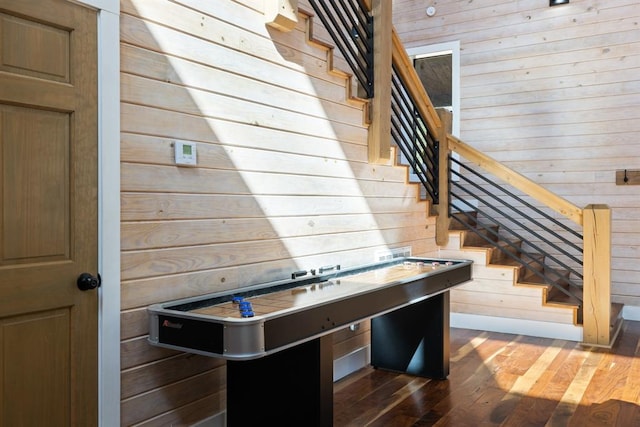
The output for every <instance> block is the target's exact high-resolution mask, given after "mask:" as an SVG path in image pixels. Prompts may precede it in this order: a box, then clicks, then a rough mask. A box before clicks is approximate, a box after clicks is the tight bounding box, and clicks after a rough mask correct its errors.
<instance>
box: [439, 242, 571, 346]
mask: <svg viewBox="0 0 640 427" xmlns="http://www.w3.org/2000/svg"><path fill="white" fill-rule="evenodd" d="M465 234H466V231H463V230H450V231H449V243H448V244H447V245H446V246H442V247H440V248H439V249H438V251H437V253H433V254H429V255H430V256H436V257H439V258H454V259H471V260H472V261H473V273H472V277H473V279H472V280H471V281H470V282H467V283H465V284H463V285H461V286H458V287H456V288H455V289H453V290H451V292H450V294H451V299H450V301H451V326H453V327H463V328H469V329H481V330H489V331H495V332H504V333H517V334H524V335H531V336H540V337H545V338H557V339H566V340H572V341H582V332H583V330H582V325H579V324H577V323H576V320H577V308H576V307H568V306H565V305H561V304H553V305H550V304H545V303H544V298H545V294H546V289H545V288H546V287H545V286H538V285H533V284H523V283H519V282H518V275H519V268H520V267H517V266H510V265H499V264H492V263H491V262H490V260H491V256H492V251H493V249H492V248H486V247H469V246H464V244H463V242H464V237H465Z"/></svg>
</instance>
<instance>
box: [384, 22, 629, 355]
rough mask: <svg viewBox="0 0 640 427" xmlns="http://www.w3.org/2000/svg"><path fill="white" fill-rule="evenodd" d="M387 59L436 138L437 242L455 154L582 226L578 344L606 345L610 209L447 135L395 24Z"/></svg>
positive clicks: (443, 237)
mask: <svg viewBox="0 0 640 427" xmlns="http://www.w3.org/2000/svg"><path fill="white" fill-rule="evenodd" d="M392 60H393V65H394V67H395V68H396V72H397V73H398V75H399V78H400V79H401V80H402V81H403V83H404V85H405V88H406V89H407V91H408V92H409V93H410V94H411V95H412V97H413V98H414V101H415V103H416V105H417V108H418V110H419V111H420V114H421V115H422V117H423V118H424V120H425V121H426V122H427V127H428V128H429V131H430V132H431V133H432V135H436V137H437V138H438V139H439V141H440V150H439V159H438V162H439V165H440V175H439V176H440V178H439V179H440V187H439V188H440V194H439V199H440V200H439V202H440V203H439V206H438V213H439V215H438V219H437V224H436V230H437V231H436V242H437V243H438V245H443V244H445V243H446V241H447V240H448V225H449V219H448V196H449V195H448V191H449V189H448V185H447V183H448V179H449V177H448V173H449V172H448V168H447V165H448V156H449V153H450V152H455V153H458V154H460V155H461V156H462V157H464V158H465V159H466V160H468V161H470V162H472V163H474V164H476V165H477V166H479V167H480V168H482V169H484V170H485V171H487V172H489V173H491V174H493V175H495V176H497V177H498V178H500V179H502V180H503V181H505V182H506V183H508V184H510V185H512V186H513V187H515V188H517V189H519V190H520V191H522V192H524V193H525V194H527V195H529V196H531V197H533V198H534V199H535V200H537V201H538V202H540V203H542V204H544V205H545V206H548V207H549V208H550V209H552V210H554V211H555V212H557V213H559V214H561V215H563V216H565V217H566V218H568V219H570V220H571V221H573V222H575V223H576V224H578V225H579V226H581V227H582V228H583V231H584V247H583V260H584V264H583V276H584V283H583V288H584V289H583V290H584V293H583V297H584V298H583V326H584V329H583V343H584V344H588V345H597V346H604V347H610V346H611V345H612V344H613V341H614V340H615V336H616V335H617V333H613V335H612V330H611V327H610V326H611V325H610V314H611V277H610V276H611V262H610V257H611V224H610V223H611V210H610V209H609V207H608V206H605V205H590V206H587V207H585V208H584V209H581V208H579V207H577V206H575V205H574V204H572V203H570V202H569V201H567V200H565V199H564V198H562V197H560V196H558V195H556V194H554V193H552V192H551V191H549V190H547V189H546V188H544V187H542V186H540V185H539V184H537V183H535V182H533V181H531V180H530V179H528V178H526V177H525V176H523V175H521V174H519V173H517V172H515V171H513V170H511V169H510V168H508V167H506V166H504V165H503V164H501V163H499V162H498V161H496V160H495V159H493V158H491V157H489V156H487V155H486V154H483V153H481V152H480V151H478V150H476V149H475V148H473V147H471V146H470V145H468V144H465V143H464V142H463V141H461V140H460V139H458V138H456V137H455V136H453V135H451V134H450V133H449V132H450V130H449V129H447V126H445V125H444V124H443V122H442V120H441V119H440V117H438V114H437V112H436V110H435V109H434V108H433V104H432V103H431V100H430V99H429V96H428V94H427V93H426V91H425V90H424V86H423V85H422V82H420V78H419V77H418V74H417V73H416V71H415V68H414V67H413V63H412V62H411V60H410V58H409V56H408V55H407V53H406V51H405V49H404V46H403V44H402V42H401V40H400V38H399V37H398V34H397V33H396V31H395V28H394V29H393V30H392Z"/></svg>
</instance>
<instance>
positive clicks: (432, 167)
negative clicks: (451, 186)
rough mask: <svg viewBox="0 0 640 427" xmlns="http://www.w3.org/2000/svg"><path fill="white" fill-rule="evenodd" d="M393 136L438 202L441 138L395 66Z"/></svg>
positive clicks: (436, 202) (415, 171)
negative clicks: (436, 134)
mask: <svg viewBox="0 0 640 427" xmlns="http://www.w3.org/2000/svg"><path fill="white" fill-rule="evenodd" d="M391 138H392V141H393V142H394V143H395V144H396V145H397V146H398V148H400V151H401V152H402V154H403V155H404V157H405V159H406V161H407V163H408V164H409V166H410V167H411V171H412V173H413V174H415V176H417V177H418V179H419V180H420V182H421V183H422V185H423V186H424V188H425V189H426V192H427V197H428V198H429V199H431V202H432V204H438V176H439V172H438V155H439V154H438V152H439V144H438V140H437V139H436V138H435V137H434V135H432V134H431V133H430V132H429V128H428V126H427V122H426V120H425V118H424V117H422V115H421V114H420V112H419V110H418V108H417V107H416V101H415V99H414V97H413V96H412V95H411V94H410V93H409V92H408V91H407V89H406V86H405V85H404V83H403V82H402V80H401V79H400V78H399V76H398V73H397V72H396V70H395V67H394V68H393V72H392V74H391Z"/></svg>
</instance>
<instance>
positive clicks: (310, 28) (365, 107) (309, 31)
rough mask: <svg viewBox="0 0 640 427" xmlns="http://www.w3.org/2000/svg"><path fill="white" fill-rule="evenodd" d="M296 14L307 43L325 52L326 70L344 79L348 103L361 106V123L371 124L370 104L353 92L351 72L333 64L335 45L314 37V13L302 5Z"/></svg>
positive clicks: (353, 81) (354, 90)
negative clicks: (302, 25) (299, 18)
mask: <svg viewBox="0 0 640 427" xmlns="http://www.w3.org/2000/svg"><path fill="white" fill-rule="evenodd" d="M298 15H299V16H300V17H301V18H302V19H301V20H300V21H302V22H304V32H305V34H306V40H307V43H308V44H309V45H311V46H314V47H316V48H318V49H322V50H324V51H326V53H327V60H326V62H327V72H328V73H329V74H331V75H334V76H337V77H340V78H343V79H345V97H346V100H347V102H348V103H349V104H351V105H354V106H356V107H360V108H362V123H363V124H364V125H369V124H371V120H370V117H371V114H370V110H369V109H370V105H371V103H370V102H369V100H368V99H365V98H361V97H359V96H357V95H355V94H354V93H355V92H356V89H355V88H356V87H357V86H356V83H355V79H354V76H353V74H351V73H349V72H347V71H345V70H343V69H341V68H338V67H336V66H335V62H336V59H335V46H334V45H333V44H331V43H329V42H326V41H324V40H322V39H321V38H319V37H316V35H315V32H314V28H315V26H314V19H315V13H314V12H312V11H310V10H307V9H305V8H304V7H298Z"/></svg>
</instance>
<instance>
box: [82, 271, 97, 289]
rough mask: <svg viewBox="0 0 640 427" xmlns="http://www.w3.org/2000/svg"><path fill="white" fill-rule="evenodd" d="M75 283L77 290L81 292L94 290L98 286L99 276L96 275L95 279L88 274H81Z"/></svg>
mask: <svg viewBox="0 0 640 427" xmlns="http://www.w3.org/2000/svg"><path fill="white" fill-rule="evenodd" d="M77 283H78V289H80V290H81V291H88V290H90V289H95V288H97V287H98V286H100V275H99V274H98V277H96V276H94V275H92V274H89V273H82V274H81V275H80V276H78V282H77Z"/></svg>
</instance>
